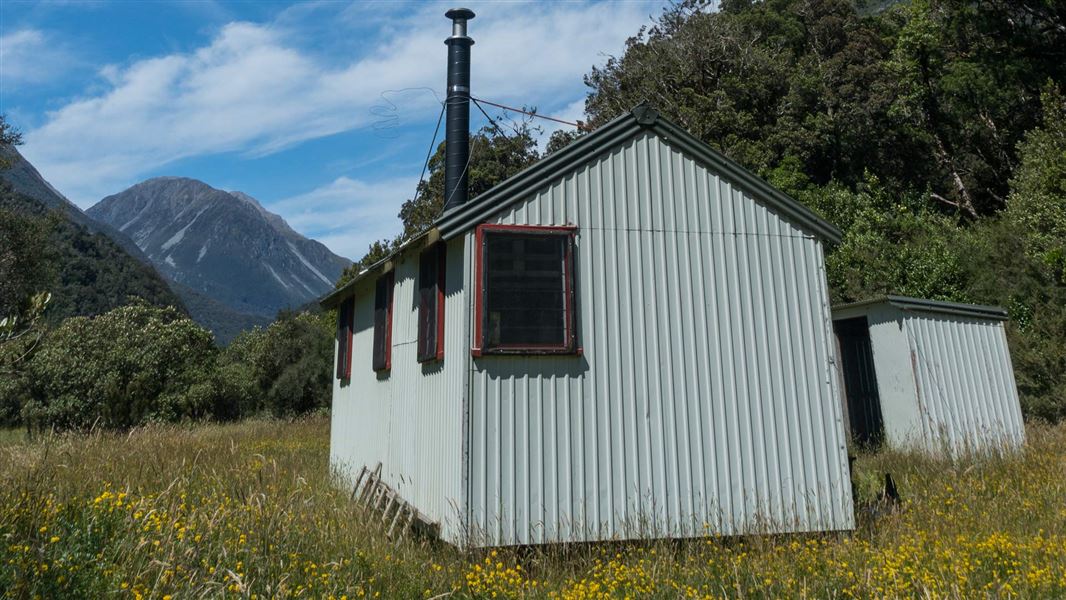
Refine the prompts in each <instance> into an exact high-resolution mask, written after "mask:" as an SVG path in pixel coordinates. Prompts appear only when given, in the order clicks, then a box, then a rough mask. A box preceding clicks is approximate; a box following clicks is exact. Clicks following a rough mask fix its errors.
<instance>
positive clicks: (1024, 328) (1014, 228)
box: [965, 88, 1066, 420]
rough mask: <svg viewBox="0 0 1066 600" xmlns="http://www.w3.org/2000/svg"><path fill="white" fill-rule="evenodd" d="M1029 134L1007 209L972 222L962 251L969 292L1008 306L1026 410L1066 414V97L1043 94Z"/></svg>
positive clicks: (1052, 417)
mask: <svg viewBox="0 0 1066 600" xmlns="http://www.w3.org/2000/svg"><path fill="white" fill-rule="evenodd" d="M1043 98H1044V110H1043V114H1044V123H1043V125H1042V126H1041V127H1039V128H1037V129H1034V130H1032V131H1030V132H1029V133H1027V134H1026V136H1025V141H1024V142H1023V143H1022V144H1021V145H1020V146H1019V151H1018V154H1019V158H1020V164H1019V167H1018V169H1017V170H1016V171H1015V174H1014V178H1013V179H1012V180H1011V193H1010V196H1008V198H1007V209H1006V210H1005V211H1003V213H1002V215H1001V217H1000V218H998V219H995V220H989V221H988V222H987V223H982V224H981V225H980V226H978V227H975V228H974V229H973V231H972V235H971V236H970V240H969V241H970V243H969V246H968V247H967V248H966V251H965V255H966V256H967V257H968V267H969V276H970V279H971V281H972V292H971V293H972V294H973V295H974V296H975V297H977V298H978V299H980V300H982V301H985V302H990V303H997V304H1001V305H1002V306H1004V307H1006V308H1007V310H1008V311H1009V314H1010V317H1011V322H1010V325H1009V328H1008V336H1009V340H1010V345H1011V354H1012V359H1013V361H1014V368H1015V374H1016V378H1017V382H1018V388H1019V390H1020V391H1021V392H1022V399H1023V402H1024V407H1025V409H1026V412H1027V414H1030V415H1035V416H1039V417H1043V418H1046V419H1049V420H1061V419H1064V418H1066V343H1064V340H1066V101H1064V98H1063V96H1062V94H1061V93H1060V92H1059V91H1058V90H1057V89H1055V88H1049V90H1048V91H1047V92H1045V94H1044V96H1043Z"/></svg>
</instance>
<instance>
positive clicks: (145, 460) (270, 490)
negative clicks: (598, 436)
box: [0, 419, 1066, 599]
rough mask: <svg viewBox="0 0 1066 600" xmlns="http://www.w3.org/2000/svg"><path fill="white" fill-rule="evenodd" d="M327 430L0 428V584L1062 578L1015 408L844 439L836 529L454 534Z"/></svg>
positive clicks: (1046, 440) (1010, 593)
mask: <svg viewBox="0 0 1066 600" xmlns="http://www.w3.org/2000/svg"><path fill="white" fill-rule="evenodd" d="M328 445H329V442H328V424H327V422H326V420H324V419H315V420H302V421H297V422H294V423H284V422H278V421H249V422H245V423H242V424H236V425H209V426H199V427H195V428H186V427H174V426H153V427H149V428H146V429H137V430H135V431H133V432H131V433H130V434H128V435H112V434H95V435H91V436H72V435H67V436H58V437H46V438H41V439H38V440H36V441H33V442H25V441H23V442H21V443H16V442H14V441H12V440H7V441H5V442H0V539H2V540H4V543H3V545H0V589H3V590H6V593H7V594H8V595H9V596H10V597H15V598H30V597H35V596H41V597H107V596H114V597H128V598H167V597H173V598H178V597H201V596H211V597H222V596H226V597H229V596H233V597H244V598H248V597H252V596H255V597H271V598H273V597H279V598H283V597H292V596H302V597H314V598H330V597H332V598H341V597H345V596H347V597H348V598H360V597H369V598H373V597H383V598H442V597H445V596H447V597H451V598H567V599H569V598H574V599H577V598H583V599H588V598H621V597H640V598H720V597H758V598H766V597H771V598H797V597H858V598H869V597H889V598H895V597H922V598H925V597H964V598H965V597H1030V598H1035V597H1041V598H1048V597H1061V596H1063V595H1064V594H1066V511H1064V510H1063V506H1062V497H1063V493H1064V492H1066V488H1064V486H1066V484H1064V483H1063V482H1064V478H1063V476H1062V475H1063V474H1062V465H1063V462H1064V461H1066V428H1064V427H1063V426H1058V427H1054V428H1052V427H1049V426H1035V427H1030V430H1029V448H1028V449H1027V451H1026V452H1025V453H1024V454H1019V455H1006V456H984V457H971V458H966V459H960V460H957V461H955V462H949V461H940V460H931V459H928V458H922V457H919V456H913V455H907V454H898V453H882V454H875V455H863V456H861V457H860V458H859V460H858V462H857V466H856V482H857V484H858V487H859V493H860V499H861V501H862V505H861V506H860V508H859V510H858V514H859V519H860V523H859V526H858V528H857V529H856V530H855V531H854V532H848V533H838V534H811V535H796V536H772V537H753V538H748V539H743V540H740V539H722V538H718V537H714V536H713V535H711V536H710V537H708V538H706V539H698V540H691V541H658V542H646V543H619V544H596V545H572V546H568V547H539V548H526V549H500V550H497V551H492V552H478V551H475V552H471V553H468V554H464V553H461V552H459V551H456V550H455V549H453V548H451V547H448V546H444V545H441V544H435V543H430V542H426V541H423V540H421V539H418V538H415V537H407V538H405V539H403V540H390V539H388V538H387V537H386V536H385V535H384V534H383V533H382V531H381V529H380V528H381V525H380V518H379V517H375V516H374V515H373V514H372V513H364V512H362V511H361V510H360V509H359V508H358V507H357V506H356V504H355V503H353V502H352V501H351V499H350V490H347V489H345V488H344V487H343V486H337V485H334V484H335V481H333V480H332V479H331V476H330V474H329V450H328ZM71 457H76V459H75V460H71ZM886 471H891V472H892V473H893V474H894V475H895V477H896V480H897V483H898V486H899V490H900V493H901V494H902V496H903V498H904V500H903V504H902V505H901V507H900V508H899V510H898V511H893V510H888V509H887V508H886V507H884V506H882V505H878V504H876V503H873V504H871V500H872V498H873V496H874V493H875V490H876V487H877V486H876V485H874V482H876V481H878V480H879V479H880V477H881V473H884V472H886ZM708 533H709V534H713V532H708Z"/></svg>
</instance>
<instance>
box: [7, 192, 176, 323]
mask: <svg viewBox="0 0 1066 600" xmlns="http://www.w3.org/2000/svg"><path fill="white" fill-rule="evenodd" d="M0 211H6V212H7V213H9V214H10V213H14V214H17V215H20V216H21V217H22V220H23V221H24V222H25V223H36V225H33V226H31V227H32V228H36V229H43V230H44V231H46V236H47V237H46V245H47V246H48V249H47V250H46V251H44V252H43V253H42V254H41V256H40V258H41V259H43V260H41V262H40V263H39V264H41V268H42V269H44V271H43V272H44V273H47V272H48V271H49V270H54V271H55V275H56V279H55V281H54V284H53V285H52V286H50V291H51V292H52V302H51V305H50V307H49V309H48V312H47V313H46V317H47V319H48V320H49V321H50V322H52V323H58V322H59V321H61V320H62V319H64V318H66V317H71V316H89V315H98V314H102V313H105V312H107V311H109V310H111V309H113V308H116V307H118V306H122V305H124V304H126V303H128V302H129V301H130V300H131V299H133V298H141V299H143V300H145V301H146V302H148V303H149V304H152V305H154V306H176V307H182V304H181V301H180V300H179V299H178V298H177V296H175V295H174V293H173V292H171V290H170V288H169V287H167V284H166V282H165V281H163V279H162V278H161V277H160V276H159V274H158V273H156V272H155V270H154V269H153V268H152V267H151V266H149V265H146V264H143V263H141V262H139V261H137V260H136V259H134V258H133V257H131V256H130V255H129V254H127V253H126V252H125V251H124V250H122V248H120V247H119V246H118V245H117V244H116V243H115V242H113V241H112V240H111V239H110V238H108V237H107V236H105V235H103V234H99V233H92V232H90V231H89V230H88V229H86V228H85V227H84V226H82V225H79V224H77V223H74V222H73V221H71V220H70V219H68V218H67V217H66V216H65V215H63V214H62V213H59V212H58V211H50V210H49V209H48V208H46V207H45V206H44V205H43V204H41V203H40V202H39V201H37V200H35V199H33V198H30V197H29V196H26V195H24V194H20V193H18V192H16V191H14V190H13V189H12V188H11V186H10V184H8V183H7V182H3V181H0ZM2 251H3V248H2V246H0V252H2ZM182 310H184V309H183V308H182Z"/></svg>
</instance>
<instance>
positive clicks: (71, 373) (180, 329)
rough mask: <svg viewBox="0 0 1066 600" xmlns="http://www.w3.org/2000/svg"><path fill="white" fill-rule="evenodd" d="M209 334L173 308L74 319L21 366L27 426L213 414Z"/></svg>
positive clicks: (114, 425)
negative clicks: (25, 366) (24, 376)
mask: <svg viewBox="0 0 1066 600" xmlns="http://www.w3.org/2000/svg"><path fill="white" fill-rule="evenodd" d="M217 352H218V350H217V349H216V347H215V345H214V343H213V341H212V338H211V333H210V332H208V331H207V330H205V329H203V328H201V327H200V326H198V325H197V324H196V323H194V322H192V321H191V320H190V319H189V318H188V317H186V316H185V315H183V314H181V313H180V312H179V311H178V310H177V309H176V308H173V307H167V308H157V307H153V306H150V305H148V304H146V303H144V302H136V303H134V304H131V305H128V306H123V307H121V308H116V309H114V310H112V311H110V312H108V313H106V314H103V315H100V316H97V317H91V318H89V317H74V318H70V319H67V320H66V321H64V322H63V323H62V324H61V325H60V326H59V327H57V328H56V329H55V330H54V331H52V332H50V333H49V335H48V336H47V338H46V339H45V341H44V343H43V344H42V346H41V348H40V350H38V352H37V353H36V354H35V355H34V356H33V358H32V359H31V360H30V361H29V363H28V375H29V377H28V379H29V380H28V382H27V383H28V385H29V387H30V389H29V390H28V392H27V396H28V397H29V398H31V399H30V400H29V402H27V403H26V404H25V405H24V406H23V409H22V416H23V418H24V419H25V420H26V422H27V423H28V424H32V425H34V426H36V427H54V428H57V429H88V428H91V427H102V428H105V429H126V428H129V427H133V426H136V425H142V424H145V423H148V422H151V421H179V420H182V419H202V418H209V417H212V416H214V412H215V409H216V406H217V404H218V403H219V397H218V395H217V393H216V389H215V387H214V386H213V381H212V377H211V375H212V372H213V370H214V364H215V363H214V361H215V357H216V354H217Z"/></svg>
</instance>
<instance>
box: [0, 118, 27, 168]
mask: <svg viewBox="0 0 1066 600" xmlns="http://www.w3.org/2000/svg"><path fill="white" fill-rule="evenodd" d="M20 144H22V132H21V131H19V130H18V128H16V127H15V126H14V125H12V124H10V123H8V122H7V116H6V115H0V148H2V147H4V146H18V145H20ZM8 162H9V159H8V158H7V157H6V156H0V169H6V168H8V166H10V165H9V164H8Z"/></svg>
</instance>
